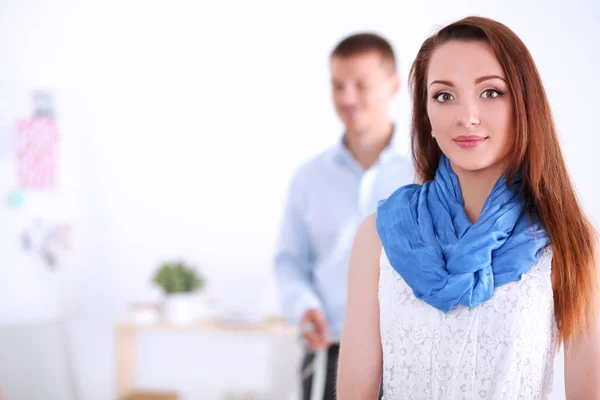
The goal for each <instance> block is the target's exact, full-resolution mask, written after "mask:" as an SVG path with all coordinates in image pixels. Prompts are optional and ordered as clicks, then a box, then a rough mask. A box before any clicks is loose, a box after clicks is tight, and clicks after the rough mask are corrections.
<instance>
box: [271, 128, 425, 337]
mask: <svg viewBox="0 0 600 400" xmlns="http://www.w3.org/2000/svg"><path fill="white" fill-rule="evenodd" d="M398 136H399V135H398V134H394V136H393V137H392V140H391V141H390V144H389V145H388V147H386V148H385V149H384V150H383V151H382V152H381V154H380V157H379V160H378V161H377V162H376V163H375V164H374V165H373V166H371V167H370V168H369V169H368V170H363V168H362V167H361V166H360V164H359V163H358V162H357V161H356V160H355V159H354V157H353V155H352V153H351V152H350V150H348V148H347V147H346V146H345V145H344V144H343V140H340V142H339V143H338V144H337V145H336V146H334V147H332V148H330V149H329V150H327V151H325V152H323V153H321V154H320V155H318V156H316V157H315V158H313V159H312V160H310V161H309V162H307V163H306V164H304V165H303V166H301V167H300V168H299V169H298V170H297V171H296V174H295V175H294V177H293V179H292V182H291V185H290V188H289V193H288V200H287V204H286V208H285V211H284V215H283V221H282V226H281V231H280V235H279V243H278V247H277V250H276V255H275V275H276V278H277V282H278V286H279V294H280V298H281V305H282V311H283V313H284V314H285V316H286V317H287V318H288V320H290V322H292V323H295V324H297V323H299V321H300V318H301V317H302V315H303V314H304V312H305V311H307V310H308V309H311V308H318V309H320V310H322V311H323V312H324V314H325V318H326V319H327V323H328V325H329V328H330V329H331V331H332V334H333V335H335V336H337V337H339V336H340V335H341V332H342V326H343V322H344V313H345V310H346V293H347V283H348V261H349V258H350V250H351V248H352V242H353V240H354V235H355V234H356V231H357V229H358V226H359V224H360V223H361V221H362V220H363V219H364V218H365V217H366V216H368V215H369V214H371V213H374V212H375V211H376V210H377V203H378V202H379V200H382V199H385V198H387V197H388V196H389V195H390V194H392V192H393V191H394V190H396V189H398V188H399V187H400V186H403V185H406V184H409V183H412V182H413V178H414V173H413V169H412V166H411V164H410V163H409V162H408V161H407V160H406V158H405V157H403V156H402V154H401V152H400V151H399V149H398V144H399V143H398V140H399V137H398Z"/></svg>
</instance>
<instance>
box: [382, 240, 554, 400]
mask: <svg viewBox="0 0 600 400" xmlns="http://www.w3.org/2000/svg"><path fill="white" fill-rule="evenodd" d="M551 261H552V252H551V250H550V248H547V249H546V250H544V253H543V255H542V256H541V257H540V259H539V261H538V263H537V264H536V265H535V266H534V267H533V268H532V269H531V270H530V271H529V272H528V273H527V274H525V275H523V278H522V279H521V280H520V281H518V282H511V283H508V284H506V285H503V286H500V287H499V288H497V289H496V290H495V291H494V295H493V297H492V298H491V299H490V300H489V301H487V302H485V303H482V304H480V305H479V306H477V307H473V308H469V307H464V306H459V307H457V308H455V309H453V310H451V311H450V312H449V313H448V314H444V313H443V312H441V311H439V310H437V309H435V308H433V307H432V306H430V305H428V304H426V303H425V302H423V301H421V300H418V299H417V298H416V297H415V296H414V294H413V292H412V289H411V288H410V287H409V286H408V285H407V284H406V283H405V282H404V280H403V279H402V277H400V275H399V274H398V273H397V272H396V271H395V270H394V268H393V267H392V266H391V265H390V262H389V260H388V258H387V256H386V254H385V251H382V254H381V259H380V268H381V270H380V277H379V307H380V327H381V344H382V348H383V392H384V396H385V400H395V399H403V400H404V399H406V400H408V399H419V400H434V399H435V400H438V399H444V400H447V399H460V400H463V399H469V400H471V399H494V400H496V399H506V400H509V399H510V400H516V399H519V400H520V399H523V400H525V399H526V400H532V399H546V398H548V396H549V394H550V392H551V390H552V381H553V364H554V355H555V351H556V347H557V325H556V320H555V318H554V300H553V293H552V282H551V278H550V272H551Z"/></svg>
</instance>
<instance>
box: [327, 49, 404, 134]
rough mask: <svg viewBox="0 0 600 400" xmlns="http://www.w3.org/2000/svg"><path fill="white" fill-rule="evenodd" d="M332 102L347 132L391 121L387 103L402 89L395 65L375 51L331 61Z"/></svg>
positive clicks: (360, 130)
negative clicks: (383, 121)
mask: <svg viewBox="0 0 600 400" xmlns="http://www.w3.org/2000/svg"><path fill="white" fill-rule="evenodd" d="M331 81H332V91H333V103H334V105H335V109H336V111H337V114H338V115H339V117H340V119H341V120H342V122H343V123H344V125H345V126H346V129H347V130H348V131H352V132H364V131H366V130H368V129H369V128H370V127H372V126H376V125H377V124H379V123H381V121H382V120H385V121H387V120H389V113H388V103H389V101H390V99H391V98H392V97H393V96H394V95H395V94H396V93H397V92H398V89H399V88H400V83H399V78H398V74H397V73H396V72H395V71H394V68H393V66H392V63H391V62H390V61H387V60H384V59H383V58H382V57H381V55H379V54H378V53H376V52H366V53H363V54H357V55H354V56H349V57H340V56H335V55H334V56H333V57H332V58H331Z"/></svg>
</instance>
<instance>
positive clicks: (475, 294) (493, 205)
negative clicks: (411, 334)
mask: <svg viewBox="0 0 600 400" xmlns="http://www.w3.org/2000/svg"><path fill="white" fill-rule="evenodd" d="M521 181H522V177H521V174H518V176H517V177H516V178H515V181H514V182H513V184H512V185H511V186H510V188H509V187H507V185H506V183H505V177H504V176H502V177H501V178H500V179H499V180H498V182H496V185H495V186H494V188H493V189H492V192H491V193H490V195H489V197H488V198H487V200H486V202H485V204H484V205H483V209H482V211H481V215H480V217H479V219H478V220H477V221H476V222H475V223H471V221H470V220H469V219H468V218H467V214H466V212H465V209H464V201H463V198H462V193H461V190H460V185H459V183H458V177H457V176H456V174H455V173H454V172H453V171H452V168H451V167H450V162H449V161H448V159H447V158H446V157H445V156H443V155H442V157H441V159H440V164H439V167H438V169H437V172H436V175H435V178H434V179H433V180H432V181H429V182H426V183H425V184H424V185H422V186H421V185H408V186H404V187H401V188H400V189H398V190H396V191H395V192H394V193H393V194H392V195H391V196H390V197H389V198H388V199H387V200H384V201H382V202H381V203H380V204H379V207H378V212H377V231H378V233H379V237H380V238H381V242H382V244H383V248H384V250H385V253H386V255H387V256H388V259H389V261H390V264H391V265H392V267H393V268H394V269H395V270H396V271H397V272H398V273H399V274H400V275H401V276H402V278H403V279H404V281H405V282H406V283H407V284H408V285H409V286H410V287H411V288H412V290H413V293H414V294H415V296H416V297H417V298H419V299H421V300H423V301H425V302H426V303H428V304H430V305H432V306H433V307H435V308H437V309H439V310H441V311H443V312H446V313H447V312H448V311H450V310H451V309H452V307H455V306H457V305H465V306H469V307H474V306H477V305H478V304H480V303H481V302H484V301H486V300H488V299H490V298H491V297H492V294H493V293H494V289H495V288H497V287H498V286H501V285H504V284H505V283H509V282H513V281H518V280H520V279H521V275H523V274H524V273H526V272H527V271H529V270H530V269H531V267H532V266H533V265H535V263H536V262H537V260H538V258H539V256H540V251H541V250H542V249H543V248H544V247H545V246H546V245H547V244H548V238H547V235H546V231H545V230H544V228H543V226H542V224H541V222H540V221H539V218H538V217H537V216H536V215H535V214H530V213H528V211H527V210H526V209H524V207H523V197H522V188H521Z"/></svg>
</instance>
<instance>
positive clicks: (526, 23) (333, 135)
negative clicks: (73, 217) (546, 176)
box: [0, 0, 600, 400]
mask: <svg viewBox="0 0 600 400" xmlns="http://www.w3.org/2000/svg"><path fill="white" fill-rule="evenodd" d="M413 3H414V4H410V5H409V4H408V3H407V2H399V1H371V2H369V3H367V2H349V1H341V0H339V1H330V2H326V3H325V2H317V1H305V2H302V3H298V4H296V5H288V4H285V3H283V2H275V1H266V0H262V1H255V2H242V1H237V2H233V3H218V2H201V3H198V2H183V1H171V2H168V3H166V2H149V1H146V2H143V1H127V2H125V1H115V0H107V1H97V2H93V1H91V0H84V1H78V2H75V1H73V2H68V1H66V0H21V1H16V0H14V1H4V2H2V3H0V52H1V53H0V57H1V59H2V62H1V63H0V82H5V83H7V84H12V83H14V82H17V83H19V84H23V85H34V86H35V85H42V86H44V87H48V86H49V87H54V88H56V89H57V90H60V91H61V93H63V94H64V95H65V96H67V97H69V98H71V99H76V100H72V101H71V103H70V106H69V110H70V111H69V112H70V114H69V115H68V116H65V118H68V119H69V121H70V127H71V129H72V130H73V131H74V132H75V131H76V132H77V133H79V134H80V135H81V139H82V141H83V143H84V148H83V149H82V155H83V166H82V168H83V169H82V173H83V174H84V182H83V193H82V196H83V199H84V201H83V217H82V226H83V227H84V228H85V230H84V231H83V232H82V233H81V237H80V238H79V240H80V242H81V243H82V248H83V250H82V251H83V253H84V262H83V264H82V265H81V266H80V267H79V270H80V272H81V287H82V295H81V296H80V297H79V298H78V301H80V302H81V304H82V305H83V307H84V309H85V310H86V312H85V314H83V315H82V316H81V317H80V319H79V321H78V322H77V323H75V324H73V326H72V335H73V340H74V346H75V348H76V350H77V358H76V362H77V366H78V372H79V386H80V388H81V391H82V394H83V398H84V399H86V400H87V399H89V400H95V399H109V398H111V395H112V390H113V388H112V384H113V381H112V375H113V365H112V363H113V359H112V346H113V343H112V323H113V321H114V319H115V318H116V316H117V315H119V313H121V312H122V311H123V310H124V308H125V305H126V304H127V302H129V301H135V300H140V299H147V298H150V299H151V298H155V297H156V291H155V290H153V289H152V288H151V286H150V285H149V284H148V280H149V277H150V275H151V272H152V270H153V269H154V267H155V266H156V264H157V263H158V262H160V261H161V260H163V259H165V258H168V257H179V256H183V257H185V258H187V259H189V260H191V261H196V262H198V263H199V264H200V265H201V266H202V269H203V271H205V273H206V274H207V275H208V276H209V278H210V282H211V292H212V293H213V295H215V296H217V297H218V298H221V299H224V300H229V301H231V302H234V303H252V304H254V305H255V307H259V308H260V309H262V310H265V311H271V310H276V309H277V304H276V301H275V296H274V291H273V286H272V281H271V276H270V269H271V254H272V251H273V245H274V242H275V238H276V232H277V225H278V220H279V215H280V212H281V209H282V203H283V199H284V195H285V189H286V185H287V182H288V179H289V178H290V175H291V173H292V172H293V170H294V168H295V167H296V166H297V165H298V164H299V163H300V162H302V161H303V160H305V159H307V158H308V157H310V156H311V155H313V154H314V153H315V152H317V151H319V150H320V149H322V148H324V147H325V146H327V145H329V144H331V143H333V142H334V141H335V140H336V139H337V137H338V135H339V133H340V130H341V127H340V125H339V123H338V122H337V120H336V118H335V116H334V114H333V108H332V106H331V105H330V94H329V86H328V85H329V83H328V69H327V67H328V64H327V59H328V54H329V52H330V50H331V48H332V47H333V45H334V44H335V43H336V42H337V41H338V40H339V39H340V38H342V37H343V36H345V35H347V34H349V33H352V32H355V31H358V30H375V31H377V32H379V33H382V34H384V35H385V36H387V37H388V38H389V39H390V40H391V41H392V42H393V44H394V46H395V48H396V50H397V54H398V58H399V60H400V64H401V71H402V74H403V76H404V77H406V75H407V72H408V68H409V67H410V62H411V61H412V59H413V58H414V56H415V54H416V52H417V50H418V47H419V46H420V44H421V42H422V41H423V40H424V39H425V37H426V36H427V35H428V34H429V33H431V32H432V29H433V27H435V26H439V25H441V24H444V23H447V22H451V21H452V20H455V19H458V18H460V17H463V16H466V15H468V14H478V15H484V16H489V17H493V18H496V19H498V20H500V21H502V22H504V23H506V24H508V25H509V26H510V27H511V28H512V29H513V30H514V31H515V32H516V33H517V34H519V35H520V36H521V38H522V39H523V40H524V41H525V43H526V44H527V45H528V46H529V48H530V50H531V52H532V54H533V56H534V58H535V59H536V62H537V64H538V67H539V69H540V72H541V74H542V78H543V80H544V83H545V85H546V89H547V92H548V95H549V97H550V100H551V104H552V107H553V110H554V115H555V119H556V122H557V125H558V129H559V132H560V134H561V139H562V142H563V145H564V147H563V149H564V153H565V157H566V159H567V162H568V164H569V167H570V169H571V171H572V174H573V179H574V181H575V183H576V185H577V188H578V190H579V193H580V195H581V199H582V202H583V204H584V207H585V208H586V210H587V212H588V213H589V215H590V216H591V217H592V218H593V219H594V220H596V221H600V206H598V204H600V190H599V189H598V187H597V183H596V182H597V178H596V175H595V174H596V172H595V169H594V168H591V167H589V165H590V162H591V161H593V160H594V159H595V157H597V155H596V150H597V148H599V145H600V139H598V136H597V135H596V134H595V130H596V128H595V126H596V123H595V118H594V116H595V115H594V113H595V112H596V106H597V94H598V92H599V90H600V78H598V76H597V74H596V71H598V69H600V55H599V54H598V52H597V51H596V50H595V49H596V48H597V41H598V39H599V38H600V28H598V24H597V22H596V21H597V20H598V18H600V7H599V6H598V5H597V3H595V2H592V1H588V2H585V1H583V0H574V1H571V2H570V3H569V4H568V5H567V3H566V2H560V1H551V2H548V1H546V2H539V3H538V4H535V3H533V2H529V3H524V2H520V1H490V2H486V3H485V4H481V2H476V1H454V2H445V1H429V2H413ZM367 4H368V5H367ZM10 101H11V99H10V98H7V97H5V96H2V94H0V107H1V106H2V104H6V103H8V102H10ZM408 110H409V102H408V96H407V92H406V88H404V90H403V91H402V94H401V95H400V96H399V99H398V101H397V102H396V103H395V104H394V113H395V115H396V117H397V120H398V121H399V124H400V126H401V127H407V126H408V116H407V114H408ZM0 229H2V228H0ZM3 267H4V266H0V271H2V269H3ZM234 277H239V278H242V282H243V283H242V284H237V285H235V284H233V283H232V280H233V278H234ZM259 294H260V295H259ZM12 337H13V341H14V342H15V343H16V341H17V340H19V341H20V340H21V339H20V338H19V335H13V336H12ZM148 340H150V342H146V341H144V346H143V354H144V357H148V359H152V357H156V354H160V353H152V351H154V349H156V348H158V350H157V351H159V352H160V351H163V352H167V353H168V352H169V351H170V349H169V348H168V347H167V346H170V345H169V344H167V342H161V339H160V338H156V339H155V341H154V342H152V339H151V338H150V339H148ZM211 340H213V342H212V343H213V344H214V346H208V347H209V348H207V350H206V353H201V354H199V355H198V358H201V360H200V361H198V363H199V364H198V367H197V368H198V370H196V371H191V372H187V373H185V372H181V373H179V372H178V374H179V375H180V374H184V376H178V378H177V382H178V383H182V384H184V385H187V386H186V387H187V388H188V391H187V392H186V393H190V396H191V394H193V393H197V392H195V391H194V390H195V389H196V388H198V379H199V377H198V375H199V373H198V372H197V371H203V370H204V371H205V370H206V369H207V368H209V367H210V366H211V365H213V363H216V364H215V365H217V366H216V367H215V368H216V369H215V370H216V371H223V374H222V375H220V378H219V379H217V378H215V379H213V380H212V382H213V386H215V387H214V389H215V390H216V389H218V387H220V386H221V385H225V384H226V383H235V382H231V381H230V382H227V379H228V375H226V371H227V365H226V363H225V362H220V363H219V362H217V361H216V358H217V357H218V356H219V354H221V352H224V353H225V354H226V355H228V356H230V355H231V352H232V351H233V350H232V349H238V348H239V346H240V342H235V343H233V344H231V346H226V345H224V344H223V343H222V342H219V339H217V338H213V339H211ZM10 342H11V341H6V342H4V343H0V353H1V347H2V346H4V345H8V344H6V343H10ZM290 345H291V343H290ZM190 346H191V344H190ZM198 346H205V345H202V344H198ZM252 346H254V348H255V349H257V350H258V351H259V354H263V355H262V356H259V357H260V361H259V363H263V364H264V363H265V359H266V358H265V357H266V356H264V351H263V352H261V348H262V347H261V346H264V344H261V343H254V344H252ZM242 347H243V346H242ZM294 351H295V349H294V348H292V349H291V350H290V354H295V353H294ZM153 354H154V355H153ZM46 355H47V356H49V357H52V354H51V353H50V352H48V353H46ZM25 356H26V357H29V359H30V360H32V362H33V361H34V360H36V359H37V358H38V357H39V354H38V352H37V351H36V352H34V351H33V350H32V351H31V353H30V354H26V355H25ZM239 357H240V358H241V360H240V361H239V365H238V366H239V367H240V369H241V370H243V371H247V374H250V375H249V377H248V376H246V378H248V379H249V381H251V382H258V383H257V384H256V385H255V386H256V387H257V388H258V389H261V388H262V386H264V385H263V383H264V382H265V381H268V376H266V375H265V374H266V373H267V372H265V371H268V368H267V367H265V368H255V369H252V368H251V365H252V363H251V362H250V361H249V360H248V358H247V357H245V356H243V355H240V356H239ZM207 359H208V360H211V362H210V363H209V362H207V361H206V360H207ZM182 360H184V358H183V357H182V358H181V359H180V360H179V361H177V360H173V363H175V364H176V363H178V362H179V363H181V362H183V361H182ZM3 361H4V360H3V359H2V358H1V357H0V365H1V364H2V363H3ZM188 361H189V360H188ZM56 363H57V365H60V360H59V359H56ZM148 365H150V364H148ZM261 365H262V364H261ZM168 370H169V368H168V367H166V369H164V370H163V371H162V372H161V371H158V370H157V369H156V368H154V367H152V368H147V369H145V370H144V371H143V374H142V375H143V376H141V377H140V379H141V381H143V382H145V383H149V384H150V383H151V384H155V385H161V384H165V385H166V384H167V383H169V382H173V381H172V380H170V379H171V378H168V375H167V374H166V372H167V371H168ZM2 371H3V369H1V368H0V374H1V373H2ZM29 372H31V371H29ZM200 375H202V373H200ZM561 375H562V368H561V367H560V365H559V366H558V367H557V385H558V386H560V385H562V379H561ZM234 376H235V375H234ZM3 378H4V379H6V378H5V376H3V375H0V379H3ZM230 379H233V378H231V377H230ZM186 382H187V383H186ZM214 382H216V383H214ZM10 385H12V389H11V390H12V391H11V393H30V392H27V391H26V390H31V388H30V387H29V388H27V389H25V388H24V387H23V388H22V389H19V388H18V387H16V388H15V385H17V383H16V382H13V381H10V382H6V383H5V382H3V381H2V380H0V386H7V387H8V386H10ZM217 386H218V387H217ZM55 389H56V393H62V392H60V391H61V390H63V386H59V385H58V384H57V387H56V388H55ZM19 390H20V391H19ZM50 392H51V390H50V389H47V388H45V389H44V390H43V391H42V390H41V389H40V392H38V393H39V395H40V398H41V397H42V396H43V395H45V396H48V397H50V395H49V394H48V393H50ZM56 396H58V397H60V395H56ZM58 397H55V398H58ZM188 397H189V396H188ZM27 398H28V399H32V398H34V395H32V394H28V395H27ZM555 398H556V399H560V398H562V395H561V394H560V390H558V394H557V395H556V397H555Z"/></svg>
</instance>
